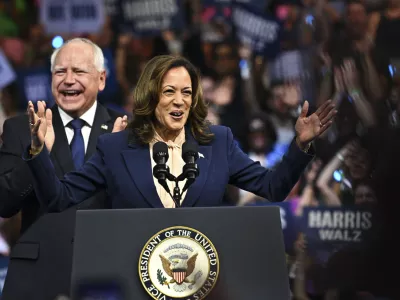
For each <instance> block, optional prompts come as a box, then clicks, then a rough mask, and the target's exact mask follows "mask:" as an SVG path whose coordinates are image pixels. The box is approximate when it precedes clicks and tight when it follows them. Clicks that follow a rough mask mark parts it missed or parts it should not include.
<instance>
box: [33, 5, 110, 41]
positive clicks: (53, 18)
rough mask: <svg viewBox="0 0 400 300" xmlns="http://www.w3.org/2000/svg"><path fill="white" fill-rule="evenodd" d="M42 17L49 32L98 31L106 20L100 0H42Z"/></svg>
mask: <svg viewBox="0 0 400 300" xmlns="http://www.w3.org/2000/svg"><path fill="white" fill-rule="evenodd" d="M40 19H41V22H42V24H44V26H45V30H46V32H47V33H49V34H53V33H60V34H61V33H76V34H77V33H96V32H98V31H100V30H101V28H102V26H103V25H104V21H105V10H104V2H103V1H99V0H68V1H65V0H41V2H40Z"/></svg>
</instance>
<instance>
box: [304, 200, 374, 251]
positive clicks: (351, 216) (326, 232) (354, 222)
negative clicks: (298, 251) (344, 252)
mask: <svg viewBox="0 0 400 300" xmlns="http://www.w3.org/2000/svg"><path fill="white" fill-rule="evenodd" d="M373 223H374V220H373V212H372V210H370V209H361V208H357V207H352V208H344V207H338V208H333V207H306V208H304V211H303V217H302V220H301V228H302V231H303V232H304V234H305V235H306V238H307V243H308V245H309V246H310V248H312V247H316V246H322V245H326V244H329V245H358V244H360V243H362V242H363V241H365V240H366V238H368V237H369V234H370V233H371V231H372V227H373Z"/></svg>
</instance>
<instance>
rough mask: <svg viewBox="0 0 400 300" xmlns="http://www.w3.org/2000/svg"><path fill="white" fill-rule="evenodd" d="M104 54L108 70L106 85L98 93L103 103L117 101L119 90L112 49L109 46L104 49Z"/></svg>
mask: <svg viewBox="0 0 400 300" xmlns="http://www.w3.org/2000/svg"><path fill="white" fill-rule="evenodd" d="M102 51H103V55H104V66H105V70H106V87H105V88H104V90H103V91H102V92H100V93H99V94H98V98H97V99H98V100H99V101H100V102H101V103H106V102H112V101H115V97H117V95H116V94H117V92H118V82H117V75H116V69H115V61H114V57H113V53H112V50H111V49H109V48H104V49H102Z"/></svg>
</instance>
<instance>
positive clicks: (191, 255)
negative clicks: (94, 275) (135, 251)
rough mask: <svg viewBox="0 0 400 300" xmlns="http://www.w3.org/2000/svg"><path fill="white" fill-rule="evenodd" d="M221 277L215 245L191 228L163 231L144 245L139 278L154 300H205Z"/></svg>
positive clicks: (173, 228)
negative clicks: (219, 275) (183, 299)
mask: <svg viewBox="0 0 400 300" xmlns="http://www.w3.org/2000/svg"><path fill="white" fill-rule="evenodd" d="M218 273H219V259H218V254H217V252H216V250H215V247H214V245H213V244H212V243H211V241H210V240H209V239H208V238H207V237H206V236H205V235H203V234H202V233H201V232H199V231H197V230H195V229H193V228H189V227H181V226H177V227H170V228H167V229H164V230H162V231H160V232H158V233H157V234H155V235H154V236H153V237H151V238H150V240H149V241H148V242H147V243H146V244H145V246H144V247H143V250H142V253H141V255H140V259H139V277H140V280H141V282H142V284H143V286H144V288H145V289H146V291H147V293H148V294H149V295H150V296H152V298H154V299H165V300H167V299H168V300H169V299H182V298H185V299H187V300H191V299H204V298H205V297H206V295H208V294H209V293H210V292H211V290H212V289H213V287H214V285H215V283H216V281H217V278H218Z"/></svg>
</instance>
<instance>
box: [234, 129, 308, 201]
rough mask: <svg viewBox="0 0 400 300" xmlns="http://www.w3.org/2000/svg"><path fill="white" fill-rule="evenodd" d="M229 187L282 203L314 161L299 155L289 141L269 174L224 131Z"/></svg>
mask: <svg viewBox="0 0 400 300" xmlns="http://www.w3.org/2000/svg"><path fill="white" fill-rule="evenodd" d="M226 139H227V145H228V149H227V151H228V164H229V183H230V184H233V185H235V186H237V187H238V188H240V189H243V190H246V191H249V192H252V193H254V194H256V195H258V196H260V197H263V198H266V199H267V200H268V201H271V202H280V201H283V200H285V198H286V197H287V195H288V194H289V193H290V191H291V190H292V189H293V187H294V186H295V184H296V183H297V181H298V180H299V178H300V176H301V174H302V173H303V171H304V169H305V168H306V167H307V165H308V163H309V162H310V161H311V160H312V158H313V157H314V156H313V155H310V154H306V153H304V152H303V151H301V150H300V149H299V148H298V146H297V144H296V142H295V141H294V140H293V142H292V143H291V145H290V147H289V150H288V152H287V153H286V154H285V156H284V157H283V159H282V161H281V163H280V164H279V165H278V166H277V167H276V168H275V169H274V170H269V169H267V168H264V167H262V166H261V165H260V163H259V162H254V161H253V160H251V159H250V158H249V157H248V155H247V154H245V153H244V152H243V151H242V150H241V149H240V148H239V146H238V144H237V143H236V141H235V140H234V138H233V135H232V132H231V131H230V129H227V136H226Z"/></svg>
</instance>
